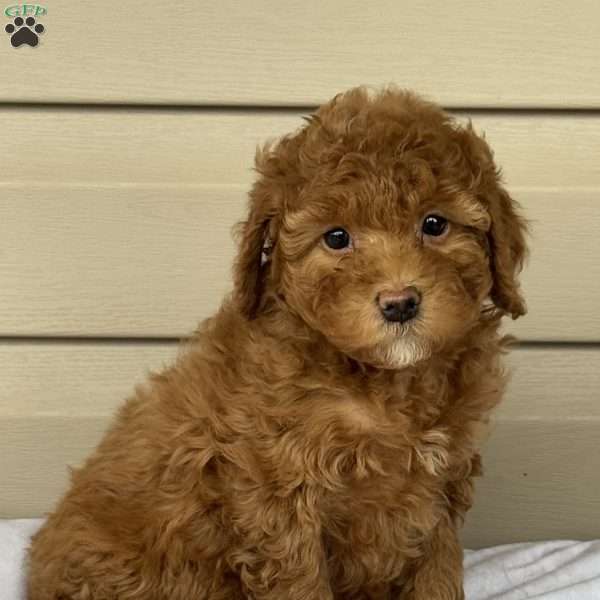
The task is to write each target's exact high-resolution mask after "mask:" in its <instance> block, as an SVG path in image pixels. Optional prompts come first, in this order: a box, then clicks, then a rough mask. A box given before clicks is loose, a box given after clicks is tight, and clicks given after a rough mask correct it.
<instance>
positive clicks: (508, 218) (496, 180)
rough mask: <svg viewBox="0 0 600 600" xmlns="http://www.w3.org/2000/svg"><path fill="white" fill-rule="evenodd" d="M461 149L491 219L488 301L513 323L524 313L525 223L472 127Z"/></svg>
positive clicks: (473, 183) (486, 146)
mask: <svg viewBox="0 0 600 600" xmlns="http://www.w3.org/2000/svg"><path fill="white" fill-rule="evenodd" d="M460 137H461V138H462V139H461V145H462V148H463V152H464V153H465V157H466V159H467V161H468V162H469V163H470V167H471V173H472V185H473V187H474V188H476V190H477V196H478V197H479V199H480V201H481V202H482V204H483V205H484V206H485V208H486V210H487V211H488V213H489V215H490V218H491V225H490V229H489V231H488V234H487V240H488V247H489V253H490V269H491V272H492V288H491V290H490V298H491V300H492V301H493V303H494V304H495V305H496V306H497V307H498V308H499V309H500V310H502V311H504V312H505V313H507V314H509V315H511V316H512V318H513V319H516V318H517V317H519V316H521V315H524V314H525V313H526V308H525V302H524V300H523V297H522V296H521V292H520V289H519V281H518V276H519V273H520V272H521V269H522V268H523V263H524V261H525V259H526V257H527V245H526V242H525V235H526V233H527V226H526V222H525V219H524V218H523V217H521V216H520V215H519V208H518V205H517V203H516V202H515V201H514V200H513V199H512V198H511V197H510V196H509V195H508V193H507V192H506V190H505V189H504V188H503V187H502V185H501V183H500V174H499V171H498V169H497V168H496V166H495V164H494V160H493V154H492V151H491V150H490V148H489V146H488V144H487V143H486V141H485V140H484V139H483V138H482V137H479V136H478V135H477V134H476V133H475V132H474V130H473V127H472V125H471V123H469V124H468V125H467V127H465V128H464V129H462V131H461V136H460Z"/></svg>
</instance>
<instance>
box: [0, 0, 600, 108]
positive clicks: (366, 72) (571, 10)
mask: <svg viewBox="0 0 600 600" xmlns="http://www.w3.org/2000/svg"><path fill="white" fill-rule="evenodd" d="M599 18H600V8H599V7H598V4H597V3H596V2H594V1H593V0H583V1H582V0H580V1H579V2H577V3H576V4H575V5H571V4H567V3H547V2H542V1H540V0H533V1H530V2H525V3H524V2H519V1H517V0H507V1H505V2H502V3H501V4H497V5H492V4H490V3H482V2H478V1H476V0H464V1H462V2H452V3H450V4H449V3H447V2H441V1H440V0H428V1H426V2H419V3H412V4H411V3H400V2H395V1H394V0H376V1H375V2H371V3H369V4H365V3H364V2H358V1H356V0H353V1H351V2H346V1H342V0H335V1H331V2H314V1H312V2H306V1H303V2H300V1H297V0H294V1H288V2H276V1H274V0H260V1H258V2H252V3H240V2H234V1H233V0H224V1H221V2H218V3H212V4H211V3H202V4H197V3H179V4H178V5H177V8H176V10H174V9H173V8H172V7H171V6H170V5H168V4H165V3H164V2H158V1H157V0H147V1H146V2H144V3H143V4H142V5H140V6H139V7H138V6H135V8H133V5H129V4H123V3H122V2H117V0H103V2H96V3H86V5H85V7H83V8H80V10H76V11H74V10H73V5H72V2H68V0H54V1H53V2H51V3H48V14H47V15H45V16H40V17H38V21H39V22H40V23H43V25H44V26H45V28H46V30H45V32H44V33H43V34H42V35H41V36H40V38H41V39H40V44H39V45H38V46H37V47H36V48H31V47H29V46H21V47H20V48H18V49H15V48H13V47H12V46H11V45H10V44H9V43H8V39H6V40H5V43H4V44H2V45H1V47H0V56H1V60H0V79H1V80H2V81H3V82H6V85H3V86H2V88H1V90H0V100H4V101H11V102H23V101H37V102H119V103H132V102H136V103H169V104H170V103H181V104H206V103H208V104H223V103H226V104H253V105H258V104H262V105H307V104H316V103H320V102H322V101H323V100H325V99H327V98H328V97H330V96H332V95H333V94H335V93H337V92H339V91H341V90H343V89H345V88H347V87H351V86H354V85H357V84H362V83H365V84H376V85H380V84H383V83H388V82H396V83H398V84H401V85H404V86H408V87H413V88H416V89H419V90H421V91H422V92H424V93H426V94H428V95H430V96H432V97H433V98H435V99H436V100H438V101H441V102H443V103H444V104H446V105H449V106H519V107H522V106H550V107H561V106H575V107H580V106H584V107H598V106H600V77H599V76H598V75H599V65H600V42H599V39H600V38H599V37H598V35H597V29H596V24H597V22H598V19H599ZM8 21H9V19H8V18H5V22H8ZM24 74H27V76H24Z"/></svg>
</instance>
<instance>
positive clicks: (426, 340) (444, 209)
mask: <svg viewBox="0 0 600 600" xmlns="http://www.w3.org/2000/svg"><path fill="white" fill-rule="evenodd" d="M339 168H340V170H341V171H344V170H345V165H340V167H339ZM422 170H423V171H425V173H426V174H427V175H429V177H428V179H429V181H427V182H421V185H420V188H421V189H417V188H416V187H413V189H412V190H410V191H409V190H408V188H407V187H406V186H402V185H399V184H398V183H397V182H395V181H394V180H393V179H390V178H388V177H385V176H384V175H382V174H378V173H370V172H369V169H367V168H365V169H354V173H355V175H354V177H353V178H352V180H351V181H346V182H343V183H340V182H335V183H333V182H332V180H331V177H327V178H326V180H327V181H326V182H324V183H323V184H320V185H313V186H311V187H310V188H309V189H306V190H304V191H303V192H302V193H301V196H302V197H301V198H300V199H299V205H300V207H301V208H299V209H298V210H295V211H290V212H289V213H287V214H286V215H284V218H283V222H282V226H281V229H280V232H279V240H278V245H279V248H278V251H279V252H280V257H281V260H280V266H281V268H280V270H281V273H280V290H281V293H282V295H283V297H284V298H285V300H286V302H287V303H288V304H289V306H290V308H291V309H292V310H294V311H295V312H297V313H298V314H299V315H300V316H301V317H302V318H303V319H304V320H305V321H306V322H307V323H308V324H309V325H310V326H311V327H312V328H314V329H316V330H318V331H320V332H321V333H322V334H324V335H325V336H326V337H327V338H328V339H329V341H330V342H331V343H332V344H334V345H335V346H336V347H337V348H339V349H340V350H341V351H343V352H345V353H346V354H348V355H350V356H352V357H354V358H356V359H358V360H361V361H364V362H367V363H369V364H373V365H375V366H380V367H384V368H401V367H404V366H407V365H411V364H414V363H415V362H417V361H419V360H421V359H424V358H427V357H429V356H430V355H431V354H432V353H433V352H436V351H438V350H441V349H443V348H444V347H445V346H446V345H448V344H451V343H453V342H455V341H456V340H457V338H460V337H461V336H462V335H464V334H465V333H466V332H467V331H468V330H469V329H470V328H471V327H472V326H473V325H474V324H475V323H476V322H477V321H478V319H479V316H480V311H481V306H482V303H483V301H484V299H485V298H486V297H487V295H488V293H489V290H490V287H491V273H490V269H489V265H488V261H487V242H486V237H485V232H486V231H487V230H488V229H489V225H490V219H489V215H488V214H487V213H486V211H485V209H484V208H483V207H482V206H481V205H480V204H479V203H478V202H477V200H475V199H474V198H472V197H471V196H470V195H469V194H468V193H466V192H463V193H461V192H456V191H454V192H453V191H444V190H441V189H433V186H432V185H431V184H432V183H433V180H432V178H431V174H428V173H427V168H426V165H422ZM334 177H335V175H334ZM342 178H343V179H347V176H342ZM407 185H408V186H410V183H407ZM402 188H405V192H406V191H407V192H408V193H405V192H403V190H402Z"/></svg>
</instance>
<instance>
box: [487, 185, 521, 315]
mask: <svg viewBox="0 0 600 600" xmlns="http://www.w3.org/2000/svg"><path fill="white" fill-rule="evenodd" d="M496 188H497V189H496V191H495V192H493V193H492V194H491V197H490V198H488V201H489V208H488V210H489V212H490V216H491V218H492V225H491V228H490V231H489V233H488V241H489V247H490V255H491V256H490V266H491V270H492V277H493V284H492V290H491V292H490V297H491V299H492V301H493V302H494V304H495V305H496V306H497V307H498V308H500V309H501V310H503V311H504V312H506V313H508V314H510V315H511V316H512V318H513V319H516V318H517V317H520V316H521V315H524V314H525V313H526V312H527V311H526V308H525V302H524V300H523V297H522V296H521V293H520V289H519V281H518V275H519V273H520V272H521V269H522V268H523V262H524V261H525V258H526V256H527V246H526V243H525V233H526V231H527V228H526V225H525V220H524V219H523V218H522V217H521V216H520V215H519V214H518V212H517V204H516V202H515V201H514V200H512V198H511V197H510V196H509V195H508V193H507V192H506V191H505V190H504V189H503V188H502V187H501V186H500V185H497V186H496Z"/></svg>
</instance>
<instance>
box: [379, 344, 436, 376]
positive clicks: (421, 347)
mask: <svg viewBox="0 0 600 600" xmlns="http://www.w3.org/2000/svg"><path fill="white" fill-rule="evenodd" d="M430 355H431V351H430V348H429V346H428V345H427V344H424V343H423V342H422V341H419V340H415V339H414V338H410V337H400V338H398V339H397V340H395V341H394V342H393V343H391V344H390V345H389V346H387V347H386V348H384V349H383V350H382V352H381V360H382V362H383V363H384V364H385V366H386V367H387V368H388V369H402V368H404V367H410V366H412V365H414V364H415V363H417V362H419V361H421V360H424V359H426V358H429V356H430Z"/></svg>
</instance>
